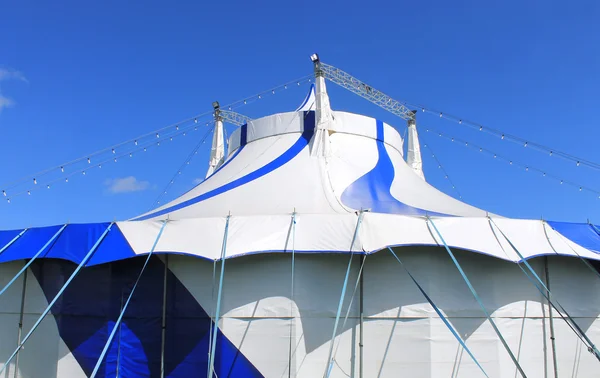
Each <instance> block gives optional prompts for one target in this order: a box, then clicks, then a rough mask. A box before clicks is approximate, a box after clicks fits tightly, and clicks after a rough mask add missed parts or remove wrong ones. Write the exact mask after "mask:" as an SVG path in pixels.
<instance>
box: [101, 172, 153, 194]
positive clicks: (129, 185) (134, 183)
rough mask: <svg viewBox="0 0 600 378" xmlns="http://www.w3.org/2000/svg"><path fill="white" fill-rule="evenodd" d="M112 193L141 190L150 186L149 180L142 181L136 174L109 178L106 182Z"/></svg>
mask: <svg viewBox="0 0 600 378" xmlns="http://www.w3.org/2000/svg"><path fill="white" fill-rule="evenodd" d="M104 184H105V185H106V186H107V188H108V191H109V192H110V193H115V194H116V193H130V192H140V191H142V190H146V189H149V188H150V183H149V182H148V181H140V180H138V179H137V178H135V177H134V176H128V177H123V178H115V179H108V180H106V181H105V182H104Z"/></svg>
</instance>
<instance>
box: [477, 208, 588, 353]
mask: <svg viewBox="0 0 600 378" xmlns="http://www.w3.org/2000/svg"><path fill="white" fill-rule="evenodd" d="M488 221H489V223H490V228H491V229H492V232H493V231H494V228H493V227H492V224H493V225H494V226H496V229H498V231H499V232H500V234H501V235H502V237H504V239H505V240H506V241H507V242H508V244H509V245H510V247H511V248H512V249H513V250H514V251H515V252H516V253H517V255H518V256H519V258H520V259H521V261H519V262H517V265H518V266H519V268H521V270H522V271H523V273H525V275H526V276H527V278H528V279H529V280H530V281H531V282H532V283H533V284H534V285H535V287H536V288H537V289H538V290H539V291H540V293H541V294H542V295H543V296H544V298H546V300H547V301H548V303H550V304H551V305H552V307H554V309H555V310H556V312H558V314H559V315H560V317H561V318H562V319H563V320H564V321H565V323H567V324H568V325H569V327H570V328H571V330H573V332H574V333H575V334H576V335H577V336H578V337H579V339H580V340H581V342H583V343H584V344H585V346H586V347H587V348H588V351H589V352H590V353H592V354H594V355H595V356H596V358H597V359H598V360H599V361H600V351H598V349H597V348H596V346H595V345H594V343H593V342H592V341H591V340H590V338H589V337H588V336H587V335H586V334H585V332H583V330H582V329H581V328H580V327H579V325H578V324H577V323H576V322H575V320H573V318H572V317H571V315H569V313H568V312H567V310H566V309H565V308H564V307H563V306H562V305H561V304H560V302H558V301H557V300H555V301H554V302H553V301H552V299H551V298H553V296H552V293H551V292H550V289H548V287H547V286H546V284H544V282H543V281H542V279H541V278H540V277H539V276H538V274H537V273H536V272H535V270H534V269H533V268H532V267H531V265H530V264H529V263H528V262H527V260H526V259H525V257H524V256H523V254H521V252H520V251H519V250H518V249H517V247H516V246H515V245H514V244H513V243H512V242H511V241H510V239H509V238H508V237H507V236H506V234H505V233H504V232H503V231H502V229H500V227H498V225H497V224H496V222H494V220H493V219H492V218H491V217H488ZM521 262H522V263H523V264H525V266H526V267H527V268H528V269H529V271H530V272H531V274H532V275H533V277H534V278H535V279H536V280H537V281H538V283H539V284H540V285H541V286H540V285H538V284H537V283H536V282H535V281H533V280H532V279H531V277H530V276H529V274H528V273H527V272H526V271H525V270H524V269H523V267H522V266H521V264H520V263H521ZM542 288H543V289H544V290H542ZM554 303H556V305H555V304H554ZM557 306H558V308H557ZM561 312H562V313H564V314H565V315H566V317H567V318H565V317H564V316H563V314H562V313H561ZM567 319H568V320H567Z"/></svg>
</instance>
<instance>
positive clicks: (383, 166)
mask: <svg viewBox="0 0 600 378" xmlns="http://www.w3.org/2000/svg"><path fill="white" fill-rule="evenodd" d="M376 124H377V139H376V143H377V154H378V156H379V159H378V160H377V164H376V165H375V167H374V168H373V169H372V170H371V171H369V172H367V173H366V174H365V175H364V176H362V177H360V178H359V179H358V180H356V181H355V182H353V183H352V184H350V185H349V186H348V187H347V188H346V189H345V190H344V192H343V193H342V196H341V201H342V203H343V204H344V205H346V206H348V207H350V208H352V209H356V210H361V209H362V210H369V211H371V212H374V213H389V214H402V215H417V216H425V215H435V216H443V215H446V214H440V213H436V212H432V211H426V210H423V209H419V208H416V207H412V206H409V205H407V204H405V203H402V202H400V201H398V200H397V199H396V198H395V197H394V196H392V193H391V192H390V189H391V187H392V183H393V182H394V177H395V174H396V172H395V170H394V165H393V164H392V160H391V158H390V156H389V155H388V153H387V151H386V149H385V144H384V133H383V122H382V121H380V120H377V122H376Z"/></svg>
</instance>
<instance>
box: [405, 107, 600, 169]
mask: <svg viewBox="0 0 600 378" xmlns="http://www.w3.org/2000/svg"><path fill="white" fill-rule="evenodd" d="M402 104H404V105H405V106H408V107H412V108H415V109H420V110H421V112H425V113H431V114H434V115H438V116H439V117H440V118H442V119H445V120H449V121H452V122H455V123H458V124H460V125H465V126H467V127H470V128H471V129H474V130H478V131H481V132H485V133H487V134H490V135H493V136H495V137H498V138H500V139H501V140H506V141H509V142H512V143H516V144H519V145H521V146H523V147H527V148H531V149H533V150H537V151H539V152H543V153H545V154H548V155H550V156H557V157H560V158H563V159H565V160H568V161H571V162H573V163H574V164H575V165H576V166H577V167H579V166H580V165H581V166H587V167H589V168H592V169H595V170H600V164H599V163H596V162H593V161H591V160H588V159H584V158H581V157H578V156H575V155H573V154H569V153H567V152H563V151H560V150H557V149H555V148H551V147H548V146H545V145H543V144H540V143H536V142H532V141H530V140H527V139H525V138H521V137H519V136H516V135H514V134H510V133H506V132H503V131H502V130H498V129H495V128H492V127H488V126H484V125H482V124H480V123H477V122H473V121H470V120H468V119H465V118H461V117H458V116H455V115H451V114H447V113H444V112H442V111H439V110H435V109H431V108H427V107H425V106H422V105H418V104H412V103H410V102H406V101H404V102H402Z"/></svg>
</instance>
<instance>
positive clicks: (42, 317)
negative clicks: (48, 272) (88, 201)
mask: <svg viewBox="0 0 600 378" xmlns="http://www.w3.org/2000/svg"><path fill="white" fill-rule="evenodd" d="M114 224H115V223H114V222H111V223H110V224H109V225H108V227H106V229H105V230H104V232H103V233H102V235H100V237H99V238H98V240H97V241H96V243H95V244H94V245H93V246H92V248H91V249H90V250H89V252H88V253H87V254H86V255H85V256H84V258H83V260H81V263H79V265H78V266H77V268H75V270H74V271H73V273H72V274H71V276H70V277H69V279H67V281H66V282H65V284H64V285H63V286H62V287H61V288H60V290H59V291H58V293H57V294H56V296H54V299H52V301H51V302H50V303H48V306H47V307H46V309H45V310H44V311H43V312H42V314H41V315H40V316H39V318H38V319H37V320H36V322H35V324H34V325H33V327H32V328H31V330H29V332H28V333H27V335H25V337H24V338H23V340H22V341H21V342H19V344H18V345H17V348H16V349H15V350H14V351H13V353H12V354H11V355H10V357H9V358H8V360H7V361H6V362H5V363H4V366H2V368H1V369H0V374H1V373H3V372H4V370H5V369H6V367H7V366H9V364H10V362H11V361H12V359H13V358H14V357H15V356H16V355H17V353H18V352H19V350H21V349H22V348H23V346H24V345H25V343H26V342H27V340H29V338H30V337H31V335H32V334H33V333H34V332H35V330H36V329H37V327H39V325H40V324H41V323H42V321H43V320H44V318H45V317H46V315H48V313H49V312H50V310H51V309H52V307H53V306H54V304H55V303H56V301H58V298H60V296H61V295H62V294H63V293H64V292H65V290H66V289H67V287H68V286H69V284H70V283H71V282H72V281H73V279H74V278H75V276H77V274H78V273H79V271H80V270H81V269H82V268H83V267H84V266H85V264H87V262H88V261H89V259H90V258H91V257H92V255H93V254H94V252H96V249H97V248H98V246H99V245H100V243H102V241H103V240H104V238H105V237H106V235H107V234H108V233H109V231H110V229H111V228H112V226H113V225H114Z"/></svg>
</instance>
